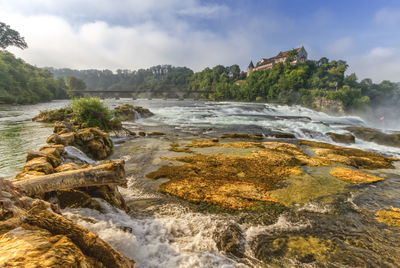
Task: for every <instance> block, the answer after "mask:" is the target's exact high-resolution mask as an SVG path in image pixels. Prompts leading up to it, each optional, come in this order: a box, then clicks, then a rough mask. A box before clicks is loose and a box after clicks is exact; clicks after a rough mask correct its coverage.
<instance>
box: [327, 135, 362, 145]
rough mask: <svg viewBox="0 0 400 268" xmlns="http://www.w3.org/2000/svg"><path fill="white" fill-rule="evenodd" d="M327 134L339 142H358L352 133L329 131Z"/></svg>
mask: <svg viewBox="0 0 400 268" xmlns="http://www.w3.org/2000/svg"><path fill="white" fill-rule="evenodd" d="M326 135H328V136H329V137H331V139H332V140H333V141H334V142H337V143H345V144H352V143H355V142H356V139H355V137H354V136H353V135H351V134H339V133H333V132H328V133H326Z"/></svg>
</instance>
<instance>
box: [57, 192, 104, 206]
mask: <svg viewBox="0 0 400 268" xmlns="http://www.w3.org/2000/svg"><path fill="white" fill-rule="evenodd" d="M56 197H57V200H58V204H59V206H60V208H62V209H64V208H67V207H70V208H77V207H87V208H92V209H97V210H101V206H100V203H99V202H98V201H96V200H94V199H93V198H92V197H91V196H90V195H89V194H87V193H85V192H84V191H79V190H75V189H71V190H59V191H57V192H56Z"/></svg>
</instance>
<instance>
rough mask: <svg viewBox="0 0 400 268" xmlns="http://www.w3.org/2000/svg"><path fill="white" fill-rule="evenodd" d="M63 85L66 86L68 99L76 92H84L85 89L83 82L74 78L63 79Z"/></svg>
mask: <svg viewBox="0 0 400 268" xmlns="http://www.w3.org/2000/svg"><path fill="white" fill-rule="evenodd" d="M65 84H66V86H67V94H68V96H69V97H72V96H73V95H74V92H75V91H76V90H84V89H85V88H86V84H85V82H84V81H83V80H82V79H80V78H77V77H75V76H67V77H65Z"/></svg>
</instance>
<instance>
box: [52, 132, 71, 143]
mask: <svg viewBox="0 0 400 268" xmlns="http://www.w3.org/2000/svg"><path fill="white" fill-rule="evenodd" d="M74 141H75V133H74V132H69V133H63V134H60V135H59V134H53V135H51V136H50V137H48V138H47V141H46V142H47V143H50V144H61V145H64V146H69V145H73V144H74Z"/></svg>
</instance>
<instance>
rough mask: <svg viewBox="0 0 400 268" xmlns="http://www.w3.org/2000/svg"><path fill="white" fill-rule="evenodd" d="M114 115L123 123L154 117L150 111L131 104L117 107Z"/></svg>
mask: <svg viewBox="0 0 400 268" xmlns="http://www.w3.org/2000/svg"><path fill="white" fill-rule="evenodd" d="M113 114H114V116H115V117H117V118H119V119H120V120H121V121H135V120H138V119H141V118H148V117H150V116H153V115H154V114H153V113H152V112H151V111H150V110H149V109H146V108H143V107H141V106H134V105H130V104H123V105H120V106H117V107H115V108H114V110H113Z"/></svg>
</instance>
